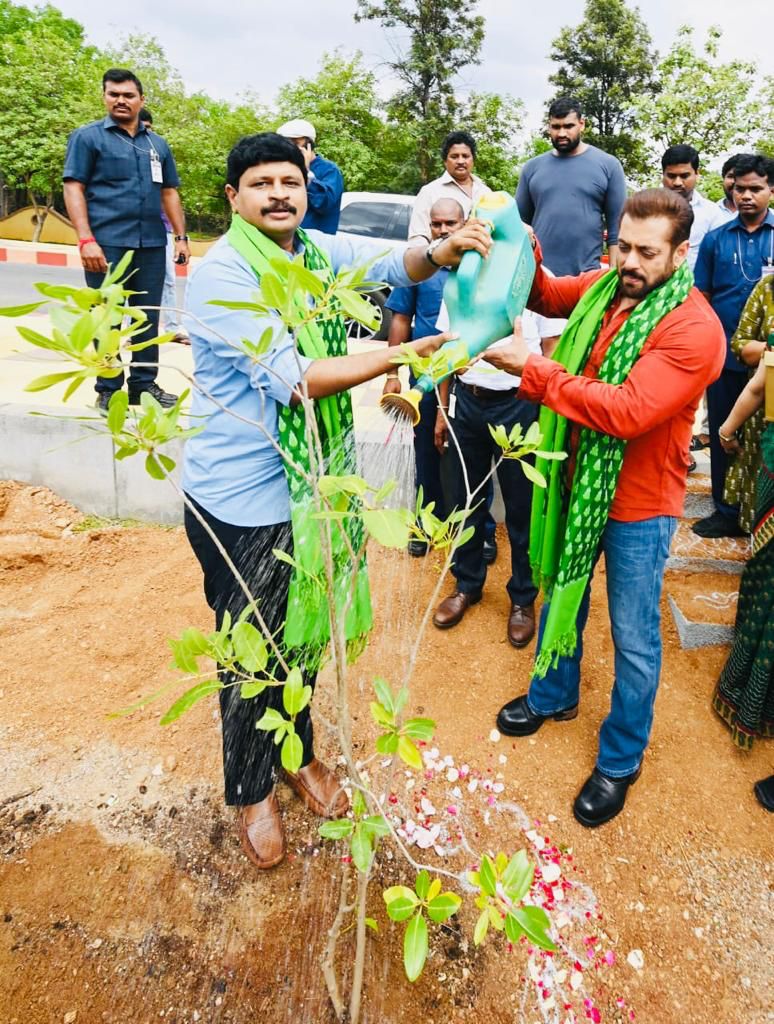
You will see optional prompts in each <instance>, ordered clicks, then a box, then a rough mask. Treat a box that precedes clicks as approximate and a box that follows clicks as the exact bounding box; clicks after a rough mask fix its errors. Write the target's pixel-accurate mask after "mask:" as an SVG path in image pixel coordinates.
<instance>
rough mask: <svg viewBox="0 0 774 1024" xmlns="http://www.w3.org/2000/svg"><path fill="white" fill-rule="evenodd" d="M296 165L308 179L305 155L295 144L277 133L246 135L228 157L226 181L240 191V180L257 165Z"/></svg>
mask: <svg viewBox="0 0 774 1024" xmlns="http://www.w3.org/2000/svg"><path fill="white" fill-rule="evenodd" d="M286 162H287V163H290V164H295V165H296V167H297V168H298V169H299V171H301V173H302V174H303V176H304V181H306V179H307V173H306V163H305V161H304V155H303V153H302V152H301V150H300V149H299V148H298V146H297V145H296V144H295V142H291V141H290V139H286V138H285V137H284V136H282V135H277V133H276V132H258V133H257V135H245V136H244V137H243V138H241V139H240V140H239V142H237V143H236V144H235V145H234V147H233V148H232V150H231V152H230V153H229V155H228V162H227V164H226V181H227V182H228V183H229V185H231V187H232V188H235V189H237V190H238V189H239V179H240V178H241V177H242V175H243V174H244V173H245V171H246V170H247V169H248V167H255V166H256V164H279V163H286Z"/></svg>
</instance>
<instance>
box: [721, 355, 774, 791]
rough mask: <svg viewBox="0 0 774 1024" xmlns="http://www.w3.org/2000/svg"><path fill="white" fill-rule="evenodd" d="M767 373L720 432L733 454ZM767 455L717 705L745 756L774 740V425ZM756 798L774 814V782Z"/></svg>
mask: <svg viewBox="0 0 774 1024" xmlns="http://www.w3.org/2000/svg"><path fill="white" fill-rule="evenodd" d="M765 373H766V370H765V367H764V364H763V361H761V363H760V365H759V366H758V370H757V371H756V373H755V376H754V377H753V378H752V379H751V380H750V382H749V383H748V385H747V387H746V388H745V389H744V391H743V392H742V394H741V395H740V396H739V400H738V401H737V403H736V405H735V406H734V408H733V409H732V410H731V413H730V415H729V417H728V419H727V420H726V421H725V423H723V425H722V426H721V428H720V430H719V434H720V440H721V443H722V445H723V448H724V449H725V451H726V452H728V453H729V454H734V453H736V452H739V451H740V450H741V447H740V444H739V442H738V440H737V439H736V432H737V431H738V430H739V429H740V427H741V426H742V424H743V423H744V422H745V421H746V420H747V419H749V417H750V416H751V415H752V414H753V413H754V412H756V411H757V410H758V409H759V408H760V407H761V405H762V403H763V398H764V388H765ZM761 455H762V463H761V469H760V473H759V475H758V487H757V490H756V501H755V515H754V518H753V522H752V549H753V553H752V557H751V558H750V560H749V562H748V563H747V565H746V566H745V568H744V572H743V573H742V579H741V583H740V587H739V606H738V608H737V613H736V626H735V629H736V633H735V637H734V645H733V647H732V648H731V653H730V654H729V657H728V661H727V662H726V665H725V667H724V669H723V671H722V673H721V675H720V679H719V681H718V684H717V687H716V689H715V694H714V697H713V700H712V706H713V707H714V708H715V711H717V713H718V714H719V715H720V717H721V718H722V719H723V720H724V721H725V722H726V723H727V725H728V726H729V727H730V729H731V737H732V739H733V741H734V743H736V744H737V746H739V747H742V748H743V749H745V750H749V749H750V748H751V747H752V744H753V740H754V739H755V738H756V737H764V736H768V737H771V736H774V421H772V422H767V423H766V425H765V429H764V431H763V434H762V436H761ZM755 793H756V796H757V798H758V800H759V801H760V802H761V803H762V804H763V806H764V807H766V809H767V810H769V811H771V810H774V776H770V777H769V778H768V779H764V780H762V781H761V782H758V783H756V787H755Z"/></svg>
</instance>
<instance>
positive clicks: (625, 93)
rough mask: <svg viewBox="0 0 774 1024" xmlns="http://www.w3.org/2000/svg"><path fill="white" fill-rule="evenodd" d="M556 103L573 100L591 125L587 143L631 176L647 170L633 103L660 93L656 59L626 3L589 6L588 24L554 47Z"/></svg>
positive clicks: (591, 1) (602, 0)
mask: <svg viewBox="0 0 774 1024" xmlns="http://www.w3.org/2000/svg"><path fill="white" fill-rule="evenodd" d="M550 57H551V60H552V61H554V62H555V63H557V64H558V65H559V69H558V70H557V71H556V72H555V73H554V74H553V75H551V76H550V79H549V80H550V82H551V84H552V85H554V86H555V88H556V93H555V97H554V98H556V97H558V96H567V95H572V96H575V97H577V98H578V99H579V100H580V101H581V103H582V104H583V109H584V112H585V115H586V117H587V118H588V120H589V121H590V125H589V129H590V130H588V129H587V132H586V135H585V139H586V141H588V142H590V143H593V144H594V145H596V146H599V147H600V149H604V150H605V151H606V152H608V153H612V154H613V155H614V156H617V157H618V159H619V160H620V161H621V163H622V164H623V166H624V170H625V171H626V172H627V174H630V175H634V176H636V175H637V174H638V173H640V172H641V171H642V170H643V168H644V153H643V149H642V144H641V135H640V129H639V124H638V121H637V117H636V114H635V111H634V108H633V100H634V99H635V97H639V96H643V95H644V96H650V95H652V94H653V93H655V91H656V88H657V86H656V80H655V78H654V75H653V69H654V66H655V64H656V60H657V55H656V53H655V52H654V50H653V48H652V40H651V37H650V33H649V32H648V29H647V26H646V25H645V22H644V21H643V20H642V18H641V17H640V14H639V11H638V10H637V9H636V8H635V9H634V10H631V9H630V8H629V7H627V6H626V3H625V0H586V7H585V9H584V15H583V20H582V21H581V22H580V24H579V25H577V26H575V28H571V27H567V26H565V27H564V28H562V30H561V32H560V34H559V35H558V36H557V38H556V39H555V40H554V41H553V43H552V49H551V54H550Z"/></svg>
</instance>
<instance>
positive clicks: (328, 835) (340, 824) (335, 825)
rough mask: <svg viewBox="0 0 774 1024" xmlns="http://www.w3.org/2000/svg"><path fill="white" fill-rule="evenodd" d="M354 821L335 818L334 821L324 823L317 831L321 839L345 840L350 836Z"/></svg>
mask: <svg viewBox="0 0 774 1024" xmlns="http://www.w3.org/2000/svg"><path fill="white" fill-rule="evenodd" d="M354 827H355V823H354V821H350V820H349V819H348V818H337V820H336V821H324V822H323V823H322V825H320V827H319V828H318V829H317V831H318V832H319V834H320V835H321V836H322V837H323V839H346V837H347V836H351V835H352V830H353V829H354Z"/></svg>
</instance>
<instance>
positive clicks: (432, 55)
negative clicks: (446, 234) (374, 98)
mask: <svg viewBox="0 0 774 1024" xmlns="http://www.w3.org/2000/svg"><path fill="white" fill-rule="evenodd" d="M476 6H477V0H376V2H374V0H358V5H357V11H356V13H355V20H356V21H378V22H380V23H381V24H382V25H383V26H384V27H385V28H387V29H398V30H403V32H408V45H407V46H406V47H405V48H404V49H401V48H400V47H399V46H398V44H397V43H395V44H394V54H395V56H394V57H393V59H392V60H391V61H388V62H387V65H388V67H389V68H390V69H391V70H392V72H393V74H394V75H395V76H396V77H397V79H398V80H399V82H400V83H401V88H400V90H399V91H398V92H397V93H396V94H395V95H394V96H393V97H392V99H391V100H390V101H389V103H388V113H389V116H390V118H391V120H393V121H394V122H396V123H399V124H400V125H401V129H402V130H403V131H408V133H409V136H410V137H411V138H412V140H415V141H416V149H415V151H414V153H415V160H416V161H417V163H418V165H419V175H420V183H421V184H423V183H424V182H426V181H429V180H430V178H431V177H432V173H433V170H432V169H433V165H434V160H435V155H436V152H437V150H438V147H439V145H440V143H441V141H442V139H443V136H444V135H446V134H447V132H449V131H451V129H452V128H454V127H457V124H456V120H457V115H458V112H459V105H458V102H457V99H456V97H455V92H454V81H455V78H456V76H457V75H458V74H459V72H460V71H461V70H462V69H463V68H465V67H469V66H470V65H471V64H479V63H480V62H481V58H480V53H481V45H482V43H483V41H484V19H483V17H481V15H480V14H476V13H475V9H476Z"/></svg>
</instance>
